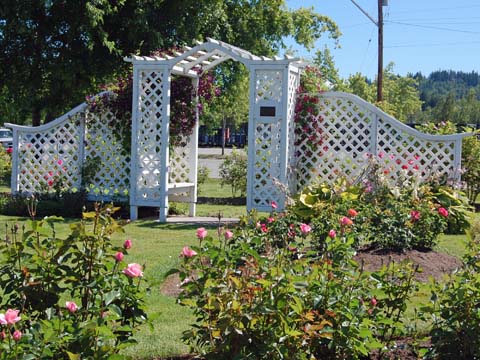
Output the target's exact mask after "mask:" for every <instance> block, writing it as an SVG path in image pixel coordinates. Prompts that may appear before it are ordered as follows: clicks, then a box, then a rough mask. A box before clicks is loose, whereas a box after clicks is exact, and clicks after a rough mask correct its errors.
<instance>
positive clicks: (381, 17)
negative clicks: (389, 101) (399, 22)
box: [377, 0, 384, 102]
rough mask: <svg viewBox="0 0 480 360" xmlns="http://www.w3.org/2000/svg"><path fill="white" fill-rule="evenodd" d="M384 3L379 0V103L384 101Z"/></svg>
mask: <svg viewBox="0 0 480 360" xmlns="http://www.w3.org/2000/svg"><path fill="white" fill-rule="evenodd" d="M383 1H384V0H378V23H377V28H378V69H377V102H381V101H383Z"/></svg>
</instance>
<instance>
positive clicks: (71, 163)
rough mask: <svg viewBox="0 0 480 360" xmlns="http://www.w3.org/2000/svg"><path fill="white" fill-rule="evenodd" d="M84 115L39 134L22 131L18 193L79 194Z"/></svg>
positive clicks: (19, 139)
mask: <svg viewBox="0 0 480 360" xmlns="http://www.w3.org/2000/svg"><path fill="white" fill-rule="evenodd" d="M83 116H84V113H83V112H80V113H76V114H75V115H73V116H71V117H69V118H67V119H66V120H65V121H64V122H62V123H61V124H59V125H57V126H55V127H53V128H50V129H48V130H43V131H37V132H27V131H25V132H23V131H21V130H20V131H19V136H18V174H17V176H18V177H17V179H18V182H17V191H19V192H22V193H49V192H55V190H56V189H59V190H61V191H76V190H77V191H78V190H80V186H81V167H82V159H81V158H80V151H79V147H80V146H83V144H81V140H80V139H81V132H82V131H83V127H82V126H81V120H82V117H83Z"/></svg>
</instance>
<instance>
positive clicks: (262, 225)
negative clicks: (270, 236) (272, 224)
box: [260, 224, 268, 233]
mask: <svg viewBox="0 0 480 360" xmlns="http://www.w3.org/2000/svg"><path fill="white" fill-rule="evenodd" d="M260 230H261V231H262V232H264V233H266V232H267V231H268V228H267V225H266V224H260Z"/></svg>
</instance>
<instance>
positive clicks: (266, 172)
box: [252, 123, 281, 206]
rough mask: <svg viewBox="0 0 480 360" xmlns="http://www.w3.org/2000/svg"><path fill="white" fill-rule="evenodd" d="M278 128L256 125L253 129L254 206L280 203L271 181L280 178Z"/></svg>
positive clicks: (276, 126)
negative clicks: (254, 140)
mask: <svg viewBox="0 0 480 360" xmlns="http://www.w3.org/2000/svg"><path fill="white" fill-rule="evenodd" d="M280 132H281V130H280V127H279V125H278V124H262V123H260V124H257V125H256V127H255V139H256V142H255V159H254V160H253V161H254V168H255V174H254V179H253V191H252V201H253V204H254V205H256V206H269V205H270V203H271V201H272V200H273V201H277V202H278V201H280V196H281V194H280V192H279V189H278V187H277V186H275V185H274V183H273V179H278V178H279V176H280V159H279V154H280Z"/></svg>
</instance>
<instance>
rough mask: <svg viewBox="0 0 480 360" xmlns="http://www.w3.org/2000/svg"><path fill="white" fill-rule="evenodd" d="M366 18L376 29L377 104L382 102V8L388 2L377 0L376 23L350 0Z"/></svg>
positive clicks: (353, 0) (386, 0)
mask: <svg viewBox="0 0 480 360" xmlns="http://www.w3.org/2000/svg"><path fill="white" fill-rule="evenodd" d="M350 1H351V2H352V3H353V5H355V6H356V7H357V8H358V9H359V10H360V11H361V12H362V13H363V14H364V15H365V16H366V17H368V18H369V19H370V21H371V22H373V23H374V24H375V25H376V26H377V28H378V69H377V102H381V101H383V7H384V6H387V5H388V0H377V2H378V21H375V19H374V18H373V17H372V16H370V14H369V13H367V12H366V11H365V10H363V9H362V8H361V7H360V5H358V4H357V3H356V2H355V0H350Z"/></svg>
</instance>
